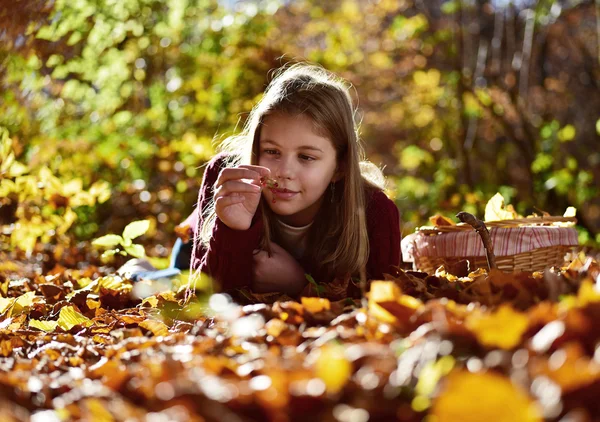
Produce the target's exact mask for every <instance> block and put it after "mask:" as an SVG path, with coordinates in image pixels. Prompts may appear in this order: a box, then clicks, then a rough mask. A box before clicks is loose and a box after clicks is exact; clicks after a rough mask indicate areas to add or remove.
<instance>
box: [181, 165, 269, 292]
mask: <svg viewBox="0 0 600 422" xmlns="http://www.w3.org/2000/svg"><path fill="white" fill-rule="evenodd" d="M224 159H225V156H224V155H222V154H220V155H217V156H216V157H214V158H213V159H212V160H211V161H210V163H209V165H208V166H207V168H206V171H205V173H204V179H203V181H202V185H201V187H200V193H199V195H198V207H197V208H196V211H195V212H196V213H198V216H197V224H196V229H195V241H194V251H193V254H192V262H191V265H192V267H191V268H192V269H193V270H196V269H200V271H202V272H203V273H206V274H208V275H209V276H210V277H211V278H212V279H213V281H214V282H215V283H216V284H217V285H216V286H215V290H216V291H228V290H233V289H237V288H242V287H246V286H249V285H250V284H251V281H252V265H253V261H252V251H253V250H254V249H257V248H258V247H259V245H260V239H261V236H262V232H263V224H262V219H261V218H260V215H259V214H260V213H257V214H256V215H255V216H254V219H253V220H252V225H251V226H250V228H249V229H247V230H234V229H232V228H230V227H228V226H227V225H226V224H225V223H223V222H222V221H221V220H220V219H219V218H218V217H217V218H216V221H215V225H214V227H213V231H212V235H211V238H210V242H209V244H208V247H205V246H204V245H203V244H202V243H200V242H199V241H198V235H199V232H200V228H201V227H202V224H203V219H202V214H201V211H202V210H203V209H204V208H205V207H206V206H207V205H208V204H209V202H210V201H212V197H213V193H214V185H215V183H216V181H217V178H218V177H219V173H220V171H221V169H222V168H223V167H224V162H225V160H224Z"/></svg>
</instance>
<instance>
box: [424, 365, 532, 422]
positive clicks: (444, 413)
mask: <svg viewBox="0 0 600 422" xmlns="http://www.w3.org/2000/svg"><path fill="white" fill-rule="evenodd" d="M444 385H445V387H444V389H443V390H442V393H441V394H440V396H439V397H438V398H437V399H436V400H435V401H434V403H433V408H432V414H433V415H434V416H435V418H436V420H437V421H438V422H450V421H463V422H479V421H498V422H513V421H523V422H534V421H542V416H541V413H540V410H539V408H538V407H537V405H536V404H535V402H534V401H533V400H532V399H530V398H529V397H528V396H527V394H526V393H525V392H524V391H523V390H522V389H521V388H519V387H517V386H515V385H513V384H512V383H511V381H510V379H508V378H506V377H504V376H502V375H498V374H495V373H491V372H488V373H475V374H473V373H470V372H466V371H457V372H453V373H451V374H450V375H449V376H448V377H447V378H446V381H445V383H444Z"/></svg>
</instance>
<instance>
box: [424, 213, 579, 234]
mask: <svg viewBox="0 0 600 422" xmlns="http://www.w3.org/2000/svg"><path fill="white" fill-rule="evenodd" d="M484 223H485V225H486V227H488V228H509V229H510V228H519V227H553V228H557V229H561V228H571V227H572V226H573V225H575V224H576V223H577V219H576V218H575V217H560V216H544V217H526V218H515V219H512V220H496V221H484ZM556 223H562V224H566V226H564V225H557V224H556ZM466 230H473V227H471V226H470V225H468V224H467V223H458V224H456V225H454V226H422V227H417V229H416V232H418V233H424V234H438V233H452V232H460V231H466Z"/></svg>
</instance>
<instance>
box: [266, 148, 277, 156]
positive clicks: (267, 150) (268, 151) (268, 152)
mask: <svg viewBox="0 0 600 422" xmlns="http://www.w3.org/2000/svg"><path fill="white" fill-rule="evenodd" d="M264 153H265V154H268V155H275V154H277V151H276V150H274V149H266V150H264Z"/></svg>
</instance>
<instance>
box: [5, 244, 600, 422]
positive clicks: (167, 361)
mask: <svg viewBox="0 0 600 422" xmlns="http://www.w3.org/2000/svg"><path fill="white" fill-rule="evenodd" d="M63 252H64V251H63ZM73 252H74V253H73V255H71V258H70V259H71V260H72V261H73V262H70V261H69V262H66V261H65V259H64V258H61V259H60V260H56V259H55V258H52V257H51V256H48V255H45V254H43V253H40V254H37V255H34V256H33V258H32V259H29V260H20V261H19V260H18V258H19V257H15V256H8V255H3V256H2V257H1V258H2V261H1V262H2V263H1V264H0V271H1V272H0V274H1V275H0V293H1V294H0V296H1V297H0V408H2V409H3V414H2V417H3V418H5V419H6V420H29V419H33V420H39V421H42V420H43V421H53V420H76V419H85V420H132V421H133V420H148V421H163V420H164V421H171V420H175V421H178V420H181V421H187V420H192V421H232V422H233V421H263V420H264V421H305V420H308V419H309V418H311V419H314V420H322V421H332V422H333V421H338V422H350V421H352V422H359V421H365V422H366V421H393V420H398V421H418V420H423V419H424V418H429V419H427V420H431V421H433V420H435V421H456V420H460V421H467V420H473V421H481V420H490V421H492V420H504V421H516V420H532V421H534V420H542V419H544V418H545V419H548V420H561V418H566V417H567V416H568V417H569V418H571V419H565V420H581V421H585V420H592V419H597V418H598V417H600V403H599V402H598V400H597V397H598V394H599V393H600V349H598V347H597V346H598V341H599V340H600V292H598V291H597V290H596V285H597V284H598V283H600V279H599V277H600V266H599V265H598V264H597V263H596V262H595V261H594V260H592V259H586V258H584V257H582V258H581V259H579V260H577V261H575V262H574V263H573V264H572V265H571V266H569V267H568V268H563V269H552V270H547V271H546V272H545V273H533V274H532V273H518V274H504V273H500V272H495V271H494V272H492V273H490V274H487V273H485V272H482V271H480V272H477V273H471V274H466V269H465V268H462V267H461V266H457V267H454V268H448V269H446V271H438V273H437V274H435V275H427V274H424V273H415V272H403V271H398V273H397V274H395V275H394V276H390V277H389V279H388V280H387V281H378V282H374V283H373V284H372V285H371V292H370V294H369V298H368V300H367V299H365V301H364V302H362V303H361V302H358V301H357V302H354V303H351V302H350V301H342V302H329V301H328V300H327V299H320V298H305V299H303V300H302V302H300V303H299V302H294V301H279V300H276V299H277V298H271V299H275V301H274V302H273V303H272V304H249V305H245V306H241V305H235V304H233V303H232V302H231V301H230V300H229V299H228V297H227V296H225V295H213V296H210V297H205V296H202V295H201V294H200V292H198V295H197V297H194V298H193V299H192V301H191V302H188V303H187V304H184V301H183V299H184V296H185V289H179V290H178V289H174V290H175V291H174V290H165V291H163V292H159V293H155V294H153V295H152V296H149V297H147V298H145V299H140V298H139V296H145V295H144V294H143V293H144V292H148V291H149V290H148V289H155V288H156V287H157V286H156V285H149V284H148V283H145V282H142V283H141V284H137V285H135V284H132V283H131V282H129V281H128V280H123V279H121V278H120V277H118V276H116V275H114V274H111V273H110V271H109V269H107V268H103V267H97V266H95V265H93V263H90V261H92V262H93V259H90V257H89V256H77V254H76V253H75V251H73ZM61 256H69V255H68V254H64V253H63V254H61ZM73 257H74V258H73ZM50 266H52V268H49V267H50ZM451 273H453V274H454V275H453V274H451Z"/></svg>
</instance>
